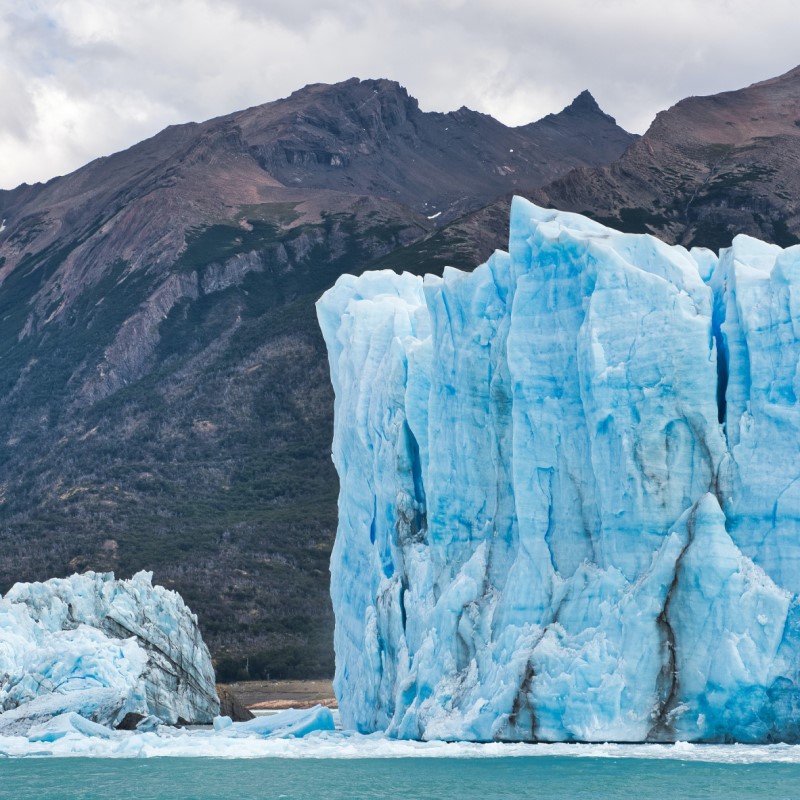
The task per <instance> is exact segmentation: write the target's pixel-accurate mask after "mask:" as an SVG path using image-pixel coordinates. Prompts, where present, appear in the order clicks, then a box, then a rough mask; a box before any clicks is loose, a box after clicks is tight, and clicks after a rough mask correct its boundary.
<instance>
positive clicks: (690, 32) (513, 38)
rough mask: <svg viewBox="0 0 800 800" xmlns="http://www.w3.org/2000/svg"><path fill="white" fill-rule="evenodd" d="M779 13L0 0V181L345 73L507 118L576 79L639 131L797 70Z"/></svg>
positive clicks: (653, 7)
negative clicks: (673, 112) (666, 115)
mask: <svg viewBox="0 0 800 800" xmlns="http://www.w3.org/2000/svg"><path fill="white" fill-rule="evenodd" d="M20 7H22V8H23V9H28V10H27V11H25V12H24V13H22V12H20V11H19V9H20ZM795 16H796V10H795V6H794V4H793V3H791V2H786V1H784V0H772V1H770V0H765V2H762V3H761V4H752V3H750V4H748V3H744V2H742V1H741V0H672V2H670V3H664V4H655V3H645V2H641V1H640V0H599V1H598V2H593V3H588V2H586V0H560V2H558V3H554V2H551V0H547V1H546V2H545V1H544V0H528V1H527V2H524V3H523V2H519V0H437V1H434V0H428V2H423V1H422V0H396V2H391V3H390V2H385V1H384V0H376V2H373V3H368V4H367V3H363V2H356V1H355V0H338V2H337V1H334V0H307V2H302V3H301V2H298V1H297V0H270V1H269V2H266V0H218V1H217V2H214V3H212V2H210V1H209V0H172V1H171V2H170V3H163V2H162V1H161V0H159V1H158V2H156V0H38V1H37V2H34V3H31V4H30V5H28V6H22V5H21V4H17V3H14V2H12V0H0V107H2V111H0V152H3V154H4V158H3V160H2V162H0V186H3V187H10V186H12V185H15V184H16V183H18V182H20V181H22V180H27V181H32V180H43V179H47V178H48V177H50V176H52V175H54V174H58V173H63V172H66V171H69V170H71V169H74V168H76V167H78V166H80V164H82V163H84V162H85V161H87V160H89V159H91V158H93V157H95V156H98V155H103V154H106V153H108V152H111V151H113V150H117V149H120V148H122V147H125V146H128V145H130V144H133V143H134V142H136V141H138V140H139V139H141V138H144V137H146V136H148V135H152V134H154V133H156V132H157V131H158V130H159V129H161V128H163V127H164V126H166V125H168V124H173V123H179V122H185V121H189V120H192V119H194V120H199V119H204V118H208V117H211V116H216V115H219V114H224V113H227V112H230V111H234V110H236V109H238V108H243V107H246V106H249V105H255V104H258V103H262V102H266V101H268V100H272V99H275V98H276V97H281V96H285V95H287V94H289V93H291V92H292V91H293V90H295V89H297V88H299V87H301V86H303V85H304V84H306V83H310V82H317V81H323V82H335V81H338V80H343V79H345V78H348V77H351V76H353V75H356V76H358V77H362V78H366V77H388V78H394V79H395V80H399V81H400V82H401V83H403V84H404V85H405V86H406V87H407V88H408V90H409V92H411V93H412V94H413V95H415V96H416V97H418V99H419V100H420V103H421V105H422V107H423V108H425V109H428V110H442V111H445V110H450V109H453V108H457V107H459V106H461V105H468V106H470V107H472V108H476V109H478V110H481V111H485V112H487V113H492V114H493V115H494V116H497V117H498V118H499V119H502V120H503V121H504V122H507V123H509V124H522V123H525V122H530V121H532V120H534V119H537V118H539V117H541V116H543V115H544V114H546V113H549V112H551V111H557V110H559V109H560V108H561V107H563V106H564V105H565V104H567V103H568V102H570V100H571V99H572V98H573V97H574V96H575V95H577V94H578V92H580V91H581V90H583V89H586V88H588V89H590V90H591V91H592V93H593V94H594V95H595V96H596V97H597V99H598V102H599V103H600V105H601V106H602V107H603V108H604V110H606V111H608V112H609V113H610V114H612V115H614V116H615V117H617V119H618V121H619V122H620V124H622V125H624V126H625V127H627V128H629V129H631V130H636V131H639V132H641V131H643V130H644V129H645V128H646V126H647V125H648V124H649V122H650V120H652V118H653V116H654V115H655V113H656V112H657V111H658V110H660V109H662V108H666V107H668V106H669V105H671V104H673V103H674V102H676V101H677V100H679V99H680V98H682V97H684V96H686V95H690V94H708V93H713V92H717V91H721V90H724V89H733V88H738V87H740V86H743V85H746V84H748V83H752V82H753V81H756V80H761V79H764V78H768V77H770V76H772V75H777V74H779V73H781V72H784V71H785V70H787V69H790V68H791V67H793V66H795V63H796V59H797V56H796V52H797V51H796V43H795V40H794V37H793V33H794V31H795V24H794V23H795Z"/></svg>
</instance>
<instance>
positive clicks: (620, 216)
mask: <svg viewBox="0 0 800 800" xmlns="http://www.w3.org/2000/svg"><path fill="white" fill-rule="evenodd" d="M798 106H800V70H795V71H793V72H790V73H788V74H787V75H785V76H783V77H782V78H778V79H775V80H773V81H767V82H765V83H763V84H757V85H755V86H753V87H750V88H748V89H744V90H741V91H740V92H728V93H725V94H723V95H717V96H715V97H708V98H691V99H689V100H685V101H682V102H681V103H679V104H677V105H676V106H675V107H674V108H672V109H670V110H669V111H666V112H663V113H662V114H660V115H659V116H658V118H657V119H656V121H655V122H654V124H653V126H652V127H651V129H650V130H649V131H648V132H647V133H646V134H645V135H644V136H642V137H641V138H639V137H635V136H633V135H631V134H629V133H627V132H625V131H624V130H622V129H621V128H620V127H619V126H617V125H616V123H615V122H614V120H613V118H611V117H609V116H608V115H606V114H605V113H603V112H602V111H601V110H600V108H599V107H598V106H597V104H596V103H595V101H594V99H593V98H592V96H591V95H590V94H589V93H588V92H584V93H582V94H581V95H579V96H578V97H577V98H576V99H575V101H574V102H573V103H572V104H571V105H569V106H568V107H567V108H565V109H564V110H563V111H561V112H560V113H558V114H553V115H549V116H547V117H545V118H544V119H542V120H539V121H538V122H534V123H532V124H530V125H525V126H522V127H517V128H509V127H506V126H504V125H502V124H501V123H499V122H498V121H497V120H494V119H492V118H491V117H489V116H487V115H484V114H480V113H477V112H475V111H471V110H469V109H466V108H461V109H459V110H458V111H454V112H451V113H447V114H443V113H433V112H423V111H421V110H420V108H419V106H418V103H417V101H416V100H414V98H412V97H410V96H409V95H408V93H407V92H406V91H405V90H404V89H403V88H402V87H401V86H399V85H398V84H396V83H394V82H391V81H386V80H368V81H358V80H355V79H353V80H350V81H346V82H344V83H340V84H336V85H322V84H317V85H312V86H308V87H306V88H304V89H302V90H300V91H298V92H295V93H294V94H293V95H291V96H290V97H288V98H285V99H282V100H278V101H275V102H273V103H268V104H266V105H263V106H258V107H255V108H251V109H247V110H245V111H241V112H237V113H234V114H231V115H228V116H225V117H220V118H218V119H214V120H210V121H208V122H205V123H202V124H187V125H181V126H174V127H170V128H167V129H166V130H164V131H162V132H161V133H160V134H158V135H157V136H155V137H153V138H152V139H149V140H147V141H145V142H142V143H140V144H138V145H136V146H134V147H132V148H130V149H129V150H126V151H124V152H122V153H117V154H115V155H113V156H110V157H108V158H101V159H98V160H97V161H94V162H92V163H90V164H88V165H87V166H85V167H83V168H82V169H80V170H77V171H76V172H74V173H72V174H70V175H67V176H65V177H61V178H55V179H53V180H51V181H49V182H48V183H46V184H37V185H35V186H27V185H22V186H20V187H18V188H16V189H14V190H11V191H0V218H2V219H4V220H5V227H4V228H3V229H2V230H0V282H1V283H0V545H1V546H2V547H3V552H4V553H5V558H4V559H3V560H2V562H0V592H3V591H5V590H7V588H8V587H9V586H10V585H11V584H12V583H14V582H15V581H19V580H28V579H46V578H49V577H52V576H59V575H65V574H69V573H71V572H74V571H82V570H85V569H94V570H105V569H113V570H115V572H117V573H118V575H119V576H120V577H124V576H127V575H129V574H132V573H133V572H135V571H137V570H139V569H149V570H153V572H154V580H155V581H156V582H157V583H160V584H163V585H166V586H168V587H169V588H174V589H177V590H178V591H180V593H181V594H182V595H183V597H184V598H185V599H186V602H187V604H188V605H189V606H190V607H191V608H192V609H193V610H194V611H195V612H196V613H197V614H198V616H199V621H200V627H201V629H202V631H203V633H204V636H205V638H206V640H207V642H208V644H209V647H210V649H211V652H212V654H213V655H214V657H215V659H216V661H217V669H218V673H219V676H220V677H221V678H223V679H227V678H244V677H248V676H249V677H266V676H267V675H270V676H271V677H280V676H296V677H300V676H314V675H328V674H331V673H332V669H333V653H332V645H331V640H332V628H333V617H332V613H331V609H330V600H329V596H328V562H329V558H330V551H331V547H332V543H333V537H334V533H335V529H336V511H337V509H336V497H337V491H338V486H337V479H336V475H335V472H334V470H333V466H332V464H331V461H330V446H331V434H332V407H333V396H332V391H331V389H330V382H329V377H328V364H327V357H326V354H325V348H324V345H323V342H322V337H321V335H320V333H319V330H318V328H317V323H316V318H315V314H314V302H315V301H316V299H317V298H318V297H319V296H320V294H321V293H322V292H323V291H324V290H325V289H327V288H329V287H330V286H331V285H332V284H333V283H334V281H335V280H336V278H337V277H338V276H339V275H340V274H342V273H343V272H356V273H360V272H362V271H364V270H366V269H371V268H385V267H389V268H393V269H397V270H401V269H402V270H408V271H411V272H414V273H417V274H422V273H426V272H434V273H435V272H441V270H442V268H443V267H444V266H445V265H447V264H452V265H454V266H458V267H461V268H465V269H470V268H472V267H473V266H474V265H476V264H477V263H479V262H480V261H482V260H484V259H485V258H486V257H487V256H488V255H489V254H490V253H491V252H492V251H493V250H494V249H495V248H497V247H505V245H506V226H507V219H508V204H509V198H510V196H511V195H512V194H521V195H524V196H528V197H531V198H532V199H534V200H536V201H537V202H539V203H540V204H543V205H548V204H549V205H556V206H558V207H561V208H565V209H569V210H576V211H581V212H584V213H589V214H591V215H592V216H594V217H595V218H598V219H601V220H603V221H604V222H607V223H608V224H610V225H612V226H614V227H618V228H622V229H627V230H635V231H642V232H653V233H657V234H658V235H659V236H662V237H663V238H665V239H667V240H668V241H671V242H681V243H685V244H706V245H709V246H713V247H717V246H719V245H721V244H728V243H729V241H730V234H731V233H732V232H733V231H734V230H737V231H744V232H749V233H754V234H756V235H759V236H761V237H762V238H765V239H768V240H772V241H776V242H778V243H779V244H782V245H785V244H788V243H791V242H792V241H795V240H796V239H795V237H796V236H798V235H800V218H799V217H798V213H797V198H798V197H800V192H799V191H798V190H800V186H798V183H797V177H796V174H795V173H796V170H794V169H793V165H794V166H796V164H797V163H798V158H797V156H798V155H800V107H798Z"/></svg>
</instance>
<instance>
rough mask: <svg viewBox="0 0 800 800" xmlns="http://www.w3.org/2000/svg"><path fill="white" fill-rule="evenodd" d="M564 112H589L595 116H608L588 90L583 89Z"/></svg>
mask: <svg viewBox="0 0 800 800" xmlns="http://www.w3.org/2000/svg"><path fill="white" fill-rule="evenodd" d="M564 111H582V112H586V111H590V112H593V113H595V114H602V115H603V116H608V114H606V113H605V112H604V111H603V109H602V108H600V106H599V105H597V100H595V99H594V96H593V95H592V93H591V92H590V91H589V90H588V89H584V90H583V91H582V92H581V93H580V94H579V95H578V96H577V97H576V98H575V99H574V100H573V101H572V102H571V103H570V104H569V105H568V106H567V107H566V108H565V109H564Z"/></svg>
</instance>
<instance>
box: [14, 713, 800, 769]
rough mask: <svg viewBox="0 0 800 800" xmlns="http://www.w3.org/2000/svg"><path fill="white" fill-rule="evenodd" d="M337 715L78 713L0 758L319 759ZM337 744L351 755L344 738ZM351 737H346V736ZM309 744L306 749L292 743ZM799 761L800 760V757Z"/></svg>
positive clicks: (19, 738) (39, 728) (40, 729)
mask: <svg viewBox="0 0 800 800" xmlns="http://www.w3.org/2000/svg"><path fill="white" fill-rule="evenodd" d="M334 729H335V725H334V717H333V713H332V712H331V710H330V709H329V708H325V707H324V706H319V705H318V706H314V707H313V708H308V709H302V710H295V709H290V710H288V711H281V712H278V713H277V714H273V715H271V716H267V717H261V718H256V719H254V720H250V721H249V722H232V721H231V719H230V717H215V718H214V725H213V728H210V727H208V728H192V729H187V728H183V727H181V728H176V727H171V726H166V725H158V724H155V725H152V726H149V727H148V729H147V730H142V729H139V730H134V731H129V730H114V729H111V728H108V727H106V726H104V725H99V724H97V723H96V722H92V721H90V720H88V719H86V718H85V717H83V716H81V715H80V714H77V713H75V712H67V713H64V714H59V715H58V716H54V717H51V718H50V719H48V720H46V721H42V722H39V723H38V724H36V725H34V726H32V727H31V728H30V730H28V732H27V733H26V734H25V735H19V734H11V735H9V734H8V733H7V732H6V731H3V730H0V758H2V757H4V756H48V755H49V756H101V757H123V758H124V757H147V756H212V757H216V758H221V757H230V758H246V757H248V756H269V755H284V754H286V755H291V754H292V753H293V752H298V754H299V755H303V754H304V753H310V754H311V755H313V754H314V752H315V750H314V745H313V742H314V741H316V740H317V739H318V737H319V735H324V734H330V735H333V731H334ZM341 736H342V735H340V738H338V739H335V740H334V742H333V743H332V744H333V746H334V747H337V745H338V749H340V750H341V749H342V748H343V749H345V750H347V749H348V747H349V744H348V743H343V739H342V738H341ZM344 738H347V737H344ZM301 740H303V741H307V742H308V744H307V745H306V747H305V748H303V747H302V746H301V748H300V749H299V750H298V748H296V747H295V748H294V749H293V748H292V747H291V746H290V745H288V744H281V743H288V742H299V741H301ZM345 756H346V753H345ZM798 757H800V756H798Z"/></svg>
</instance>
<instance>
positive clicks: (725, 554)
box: [318, 198, 800, 741]
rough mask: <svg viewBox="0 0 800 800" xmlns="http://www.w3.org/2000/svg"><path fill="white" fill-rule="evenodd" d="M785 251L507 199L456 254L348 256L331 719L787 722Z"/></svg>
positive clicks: (652, 726)
mask: <svg viewBox="0 0 800 800" xmlns="http://www.w3.org/2000/svg"><path fill="white" fill-rule="evenodd" d="M797 265H800V254H798V253H796V252H795V251H794V250H787V251H782V250H780V248H777V247H775V246H773V245H764V244H763V243H760V242H757V241H755V240H751V239H748V238H747V237H739V238H737V239H736V240H735V242H734V246H733V248H732V249H731V250H729V251H725V252H723V254H722V257H721V259H720V260H719V261H718V260H717V258H716V256H714V255H713V254H712V253H710V252H709V251H700V250H694V251H692V252H689V251H687V250H685V249H684V248H682V247H670V246H667V245H665V244H663V243H662V242H660V241H658V240H656V239H654V238H652V237H650V236H636V235H630V234H620V233H617V232H615V231H612V230H610V229H608V228H605V227H603V226H602V225H599V224H598V223H596V222H593V221H591V220H588V219H586V218H584V217H581V216H579V215H575V214H567V213H560V212H557V211H550V210H544V209H541V208H538V207H536V206H534V205H532V204H530V203H528V202H526V201H523V200H520V199H518V198H517V199H515V201H514V203H513V205H512V212H511V232H510V242H509V253H508V254H506V253H496V254H495V255H494V256H493V257H492V258H491V259H490V260H489V261H488V262H487V263H486V264H484V265H483V266H481V267H479V268H478V269H476V270H475V271H474V272H473V273H471V274H465V273H461V272H458V271H456V270H445V273H444V276H443V278H442V279H439V278H433V277H430V276H429V277H426V279H425V280H424V281H423V280H422V279H419V278H416V277H414V276H412V275H408V274H404V275H396V274H393V273H388V272H382V273H365V274H364V275H362V276H361V277H359V278H354V277H352V276H343V277H342V278H340V279H339V281H338V282H337V284H336V286H335V287H334V288H333V289H331V290H330V291H329V292H328V293H326V294H325V295H324V296H323V298H322V299H321V300H320V302H319V304H318V315H319V319H320V324H321V327H322V330H323V334H324V336H325V339H326V343H327V346H328V351H329V359H330V365H331V376H332V382H333V386H334V390H335V393H336V406H335V420H336V422H335V432H334V443H333V456H334V462H335V464H336V467H337V470H338V471H339V476H340V480H341V494H340V501H339V510H340V518H339V530H338V534H337V541H336V546H335V549H334V554H333V560H332V565H331V572H332V597H333V604H334V610H335V613H336V655H337V677H336V684H335V685H336V690H337V694H338V696H339V701H340V709H341V713H342V719H343V722H344V724H345V725H346V726H353V727H356V728H358V729H360V730H363V731H372V730H387V731H389V732H390V733H391V734H393V735H396V736H401V737H410V738H442V739H450V738H464V739H474V740H491V739H514V740H519V739H526V740H551V741H552V740H557V741H570V740H583V741H605V740H620V741H645V740H660V741H673V740H677V739H684V740H686V739H689V740H693V741H730V740H741V741H768V740H776V739H781V740H791V741H795V740H797V738H798V729H797V725H796V723H795V722H794V721H793V719H794V716H795V715H794V712H793V711H792V709H793V708H794V707H795V706H796V704H797V697H798V691H800V678H798V673H797V669H796V667H795V666H794V665H795V664H796V662H797V660H798V655H800V639H799V638H798V633H797V619H796V618H797V612H796V608H797V607H798V602H797V592H798V591H800V583H798V581H800V578H799V577H798V576H800V572H799V571H798V570H797V569H795V568H794V565H795V564H796V563H797V558H798V556H800V547H799V546H798V545H797V544H796V537H794V539H793V537H792V536H791V531H792V530H797V524H798V515H800V508H798V509H795V505H794V503H793V497H794V486H795V485H796V482H797V480H798V478H800V455H798V453H800V448H798V443H799V442H800V405H798V403H797V399H796V398H797V395H796V384H797V383H798V380H800V379H798V378H797V377H796V374H797V366H796V365H797V363H798V360H800V333H798V331H800V325H798V322H800V304H798V303H797V301H796V298H795V295H796V293H797V292H798V291H800V271H799V270H798V266H797Z"/></svg>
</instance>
